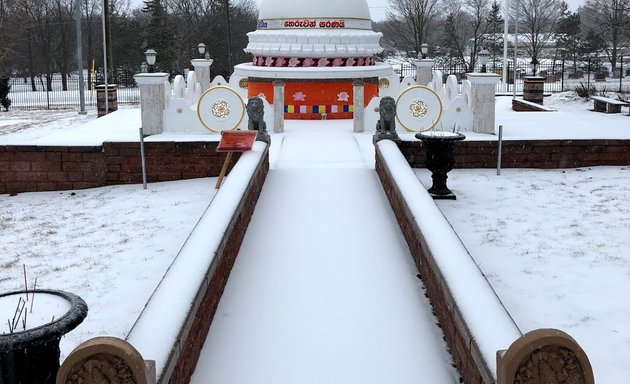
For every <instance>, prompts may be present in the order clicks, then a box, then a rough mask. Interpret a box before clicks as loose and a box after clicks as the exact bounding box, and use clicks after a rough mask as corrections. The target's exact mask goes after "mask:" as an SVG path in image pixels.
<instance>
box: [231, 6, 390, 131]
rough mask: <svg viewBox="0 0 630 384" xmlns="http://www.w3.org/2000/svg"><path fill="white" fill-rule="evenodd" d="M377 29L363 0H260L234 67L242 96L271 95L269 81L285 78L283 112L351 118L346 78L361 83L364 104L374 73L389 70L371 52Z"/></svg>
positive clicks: (374, 87) (376, 49)
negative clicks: (244, 83) (242, 58)
mask: <svg viewBox="0 0 630 384" xmlns="http://www.w3.org/2000/svg"><path fill="white" fill-rule="evenodd" d="M381 36H382V34H381V33H377V32H374V31H372V21H371V19H370V11H369V8H368V5H367V2H366V1H365V0H319V1H313V0H293V1H289V2H288V1H286V0H263V2H262V4H261V7H260V13H259V17H258V28H257V30H256V31H254V32H250V33H248V37H249V44H248V45H247V47H246V48H245V51H246V52H248V53H251V54H252V55H253V58H252V62H251V63H246V64H240V65H237V66H236V67H235V70H234V73H235V74H236V75H240V76H243V77H247V78H248V79H249V81H248V95H249V96H250V97H252V96H263V97H265V98H266V99H267V100H268V101H269V102H272V101H273V100H272V98H273V85H272V81H273V80H276V79H282V80H285V103H284V104H285V117H286V118H289V119H290V118H294V119H319V118H321V117H322V115H323V114H324V113H325V114H326V116H327V118H351V117H352V104H353V97H352V83H353V81H354V80H358V79H361V80H363V81H364V82H365V86H364V94H365V102H366V104H367V103H368V102H369V101H370V100H371V98H372V97H373V96H377V95H378V78H379V77H380V76H388V75H391V74H392V73H393V72H392V68H391V66H389V65H388V64H384V63H379V62H377V61H376V60H375V55H376V54H377V53H380V52H381V51H382V50H383V49H382V48H381V46H380V44H379V40H380V38H381Z"/></svg>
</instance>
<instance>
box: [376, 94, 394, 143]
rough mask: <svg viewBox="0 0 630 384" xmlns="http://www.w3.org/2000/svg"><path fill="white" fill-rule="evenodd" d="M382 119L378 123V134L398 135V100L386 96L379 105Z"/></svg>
mask: <svg viewBox="0 0 630 384" xmlns="http://www.w3.org/2000/svg"><path fill="white" fill-rule="evenodd" d="M378 113H379V115H380V118H379V119H378V122H377V123H376V133H377V134H383V135H396V100H394V98H393V97H390V96H385V97H383V98H382V99H381V101H380V102H379V104H378Z"/></svg>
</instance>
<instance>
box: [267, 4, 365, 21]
mask: <svg viewBox="0 0 630 384" xmlns="http://www.w3.org/2000/svg"><path fill="white" fill-rule="evenodd" d="M300 18H347V19H363V20H370V8H369V7H368V5H367V1H366V0H318V1H313V0H292V1H287V0H263V1H262V4H261V5H260V13H259V14H258V19H259V20H271V19H300Z"/></svg>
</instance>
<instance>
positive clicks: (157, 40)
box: [142, 0, 174, 72]
mask: <svg viewBox="0 0 630 384" xmlns="http://www.w3.org/2000/svg"><path fill="white" fill-rule="evenodd" d="M142 12H145V13H147V14H149V15H150V21H149V25H148V27H147V29H146V32H145V36H144V41H145V48H144V49H149V48H152V49H154V50H155V51H156V52H157V54H158V56H157V60H156V62H155V69H156V70H157V69H158V68H159V70H160V71H164V72H171V66H172V61H173V56H174V55H173V52H172V45H171V44H170V42H169V33H168V14H167V12H166V8H164V5H163V4H162V0H145V1H144V7H143V8H142Z"/></svg>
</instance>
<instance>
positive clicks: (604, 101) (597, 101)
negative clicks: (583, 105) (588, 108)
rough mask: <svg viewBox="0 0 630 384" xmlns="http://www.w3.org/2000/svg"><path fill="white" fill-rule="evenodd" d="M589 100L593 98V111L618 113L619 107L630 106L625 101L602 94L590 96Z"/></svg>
mask: <svg viewBox="0 0 630 384" xmlns="http://www.w3.org/2000/svg"><path fill="white" fill-rule="evenodd" d="M591 100H593V108H594V110H595V112H604V113H620V112H621V107H627V106H630V104H628V103H627V102H625V101H621V100H615V99H611V98H609V97H603V96H591Z"/></svg>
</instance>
